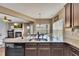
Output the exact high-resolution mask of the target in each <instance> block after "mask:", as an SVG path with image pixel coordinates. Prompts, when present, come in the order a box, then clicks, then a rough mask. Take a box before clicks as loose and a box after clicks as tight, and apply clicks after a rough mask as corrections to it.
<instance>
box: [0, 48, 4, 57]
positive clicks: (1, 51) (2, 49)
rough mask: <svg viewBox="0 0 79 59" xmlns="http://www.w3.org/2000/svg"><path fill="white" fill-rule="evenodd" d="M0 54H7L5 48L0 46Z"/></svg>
mask: <svg viewBox="0 0 79 59" xmlns="http://www.w3.org/2000/svg"><path fill="white" fill-rule="evenodd" d="M0 56H5V48H0Z"/></svg>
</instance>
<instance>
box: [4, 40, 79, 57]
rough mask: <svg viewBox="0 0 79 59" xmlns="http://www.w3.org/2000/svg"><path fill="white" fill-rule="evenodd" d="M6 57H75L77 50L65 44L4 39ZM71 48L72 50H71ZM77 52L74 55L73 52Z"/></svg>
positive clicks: (78, 53)
mask: <svg viewBox="0 0 79 59" xmlns="http://www.w3.org/2000/svg"><path fill="white" fill-rule="evenodd" d="M4 43H5V55H6V56H75V55H79V50H78V49H74V47H73V46H71V45H70V44H67V43H65V42H50V41H28V40H26V39H21V38H6V39H5V40H4ZM72 47H73V48H72ZM74 50H75V51H77V52H76V53H75V51H74Z"/></svg>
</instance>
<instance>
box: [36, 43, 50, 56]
mask: <svg viewBox="0 0 79 59" xmlns="http://www.w3.org/2000/svg"><path fill="white" fill-rule="evenodd" d="M38 56H50V44H47V43H40V44H38Z"/></svg>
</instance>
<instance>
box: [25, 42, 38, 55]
mask: <svg viewBox="0 0 79 59" xmlns="http://www.w3.org/2000/svg"><path fill="white" fill-rule="evenodd" d="M25 56H37V44H36V43H26V44H25Z"/></svg>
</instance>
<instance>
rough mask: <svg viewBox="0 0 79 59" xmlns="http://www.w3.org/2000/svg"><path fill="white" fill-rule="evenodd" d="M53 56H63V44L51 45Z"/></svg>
mask: <svg viewBox="0 0 79 59" xmlns="http://www.w3.org/2000/svg"><path fill="white" fill-rule="evenodd" d="M51 46H52V47H51V52H52V53H51V55H52V56H63V53H64V50H63V47H64V46H63V44H62V43H54V44H52V45H51Z"/></svg>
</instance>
